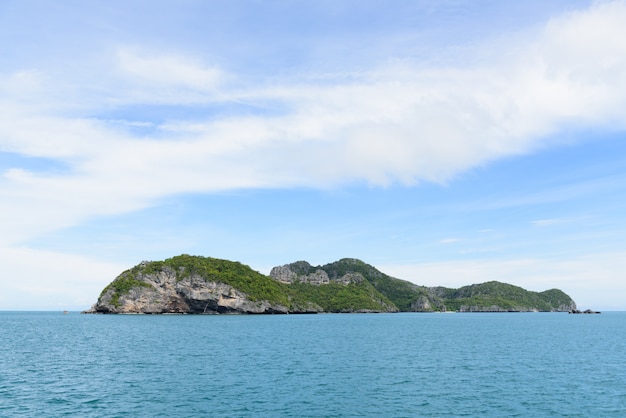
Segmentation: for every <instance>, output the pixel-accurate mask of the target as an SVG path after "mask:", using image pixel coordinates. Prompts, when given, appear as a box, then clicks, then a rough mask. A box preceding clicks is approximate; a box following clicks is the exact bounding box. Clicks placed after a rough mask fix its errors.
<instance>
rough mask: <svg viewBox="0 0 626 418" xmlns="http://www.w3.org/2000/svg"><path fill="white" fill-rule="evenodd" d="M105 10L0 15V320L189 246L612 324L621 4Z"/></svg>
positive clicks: (623, 46)
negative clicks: (512, 288)
mask: <svg viewBox="0 0 626 418" xmlns="http://www.w3.org/2000/svg"><path fill="white" fill-rule="evenodd" d="M128 3H129V2H121V1H90V2H84V1H58V2H41V1H29V0H21V1H10V0H4V1H2V2H0V39H1V41H2V42H0V214H2V216H1V219H0V263H1V264H2V266H3V272H2V274H1V275H0V309H85V308H87V307H89V306H90V305H91V304H92V303H93V302H95V300H96V299H97V296H98V294H99V292H100V290H101V289H102V288H103V287H104V286H106V284H108V283H109V282H110V281H111V280H112V279H113V278H114V277H115V276H116V275H117V274H119V273H120V272H121V271H122V270H124V269H126V268H129V267H131V266H133V265H135V264H137V263H139V262H140V261H142V260H158V259H163V258H167V257H171V256H174V255H177V254H181V253H188V254H198V255H205V256H212V257H219V258H227V259H231V260H237V261H241V262H243V263H245V264H248V265H250V266H251V267H253V268H254V269H256V270H259V271H261V272H263V273H268V272H269V270H270V269H271V267H273V266H275V265H280V264H285V263H289V262H292V261H296V260H302V259H305V260H308V261H309V262H311V263H312V264H324V263H328V262H332V261H335V260H337V259H340V258H343V257H356V258H360V259H362V260H364V261H366V262H368V263H370V264H373V265H374V266H376V267H378V268H379V269H381V270H382V271H384V272H386V273H388V274H391V275H393V276H395V277H399V278H402V279H406V280H411V281H413V282H415V283H418V284H423V285H428V286H437V285H442V286H450V287H459V286H462V285H466V284H472V283H479V282H484V281H488V280H500V281H504V282H508V283H513V284H516V285H519V286H523V287H525V288H528V289H531V290H538V291H541V290H546V289H549V288H555V287H557V288H560V289H562V290H564V291H565V292H567V293H568V294H570V295H571V296H572V297H573V298H574V299H575V300H576V301H577V302H578V304H579V306H580V307H582V308H587V307H591V308H594V309H617V310H626V302H625V300H626V299H625V298H624V296H626V281H625V280H624V273H623V272H624V271H626V239H625V238H624V237H625V236H626V219H625V215H624V213H626V210H625V209H626V207H625V206H626V198H625V197H624V196H626V193H625V192H626V143H625V142H624V132H625V130H626V110H624V109H626V41H625V39H626V2H624V1H541V2H539V1H528V2H499V1H463V0H454V1H452V0H450V1H445V0H444V1H426V0H424V1H412V2H404V1H396V2H389V1H385V2H382V1H381V2H376V1H371V2H366V3H367V4H364V2H361V1H332V2H331V1H316V2H304V1H303V2H300V1H289V2H286V1H241V2H228V1H211V2H205V1H192V0H188V1H177V2H173V1H149V2H148V1H134V2H131V4H128ZM514 3H515V4H514ZM517 3H520V4H517Z"/></svg>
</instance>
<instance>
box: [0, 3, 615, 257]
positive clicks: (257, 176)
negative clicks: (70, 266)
mask: <svg viewBox="0 0 626 418" xmlns="http://www.w3.org/2000/svg"><path fill="white" fill-rule="evenodd" d="M625 21H626V2H624V1H611V2H597V3H593V5H592V6H591V7H590V8H589V9H586V10H581V11H575V12H570V13H567V14H565V15H562V16H558V17H555V18H554V19H552V20H551V21H550V22H548V23H547V24H546V25H545V26H544V27H543V28H534V29H532V30H530V31H527V32H525V33H524V34H523V36H514V35H509V36H504V37H503V38H501V39H498V40H495V41H493V42H489V43H483V44H477V45H472V46H470V47H467V48H464V49H463V50H462V51H461V52H459V53H458V55H455V54H456V53H455V52H450V53H449V56H450V59H447V60H446V61H445V62H446V64H445V65H443V64H442V65H439V66H437V67H432V66H431V67H429V66H428V65H430V64H431V63H430V62H416V61H415V60H413V58H406V56H403V55H401V53H402V51H397V52H398V56H396V57H392V59H391V60H388V61H385V62H380V63H378V64H377V65H375V66H371V67H369V68H363V69H361V71H358V72H357V71H352V72H348V73H346V71H345V70H344V69H341V68H340V69H338V71H337V73H335V74H332V73H330V74H329V73H328V71H327V68H326V69H325V70H324V74H317V73H316V72H315V67H314V66H313V68H312V69H311V72H310V73H308V74H300V73H298V74H290V73H289V72H288V70H286V74H287V75H286V76H285V77H276V76H275V75H274V74H265V75H261V76H259V75H258V74H257V75H256V76H255V77H253V81H250V79H246V75H244V74H237V73H231V72H230V71H229V70H228V69H227V68H226V67H225V66H220V65H218V64H217V63H214V62H211V61H210V59H209V58H207V57H206V56H203V55H202V54H201V52H200V51H201V50H202V49H201V48H199V49H198V48H197V49H196V52H195V53H194V52H193V47H191V46H190V47H184V48H183V47H181V48H180V51H177V50H175V49H174V48H172V47H171V46H170V48H169V49H167V50H165V49H163V50H161V49H156V48H153V47H150V46H149V45H141V44H138V43H131V42H130V41H129V43H128V45H126V44H121V43H118V44H116V46H115V47H110V46H109V49H107V48H103V49H102V50H99V51H95V53H94V54H93V55H88V56H87V55H85V56H84V61H80V62H79V58H76V60H75V61H73V64H75V65H63V71H59V70H58V68H56V69H49V68H47V67H45V65H43V64H41V65H40V66H39V67H38V66H36V65H35V66H33V65H24V68H18V69H11V70H3V71H5V72H4V73H0V152H6V153H11V154H17V155H20V156H22V157H37V158H40V159H44V160H51V161H55V162H57V163H59V164H61V165H63V167H65V169H64V170H61V171H58V172H54V173H50V172H49V171H47V170H38V169H37V166H36V165H30V166H28V167H26V166H22V165H20V163H19V160H13V161H12V162H10V163H9V164H8V165H6V166H2V167H0V212H1V213H2V217H0V231H2V233H1V234H0V235H1V236H0V245H4V246H6V248H14V246H16V245H20V244H21V243H25V242H28V241H29V240H31V239H33V237H37V236H40V235H42V234H45V233H47V232H50V231H54V230H59V229H63V228H68V227H70V226H73V225H78V224H80V223H82V222H84V221H85V220H87V219H90V218H94V217H98V216H111V215H116V214H121V213H125V212H129V211H136V210H140V209H143V208H146V207H150V206H153V205H156V204H158V202H159V201H160V199H162V198H164V197H166V196H171V195H176V194H182V193H203V192H216V191H222V190H232V189H243V188H288V187H316V188H334V187H339V186H342V185H345V184H350V183H352V182H359V183H360V182H366V183H368V184H370V185H373V186H375V187H384V186H388V185H390V184H403V185H415V184H418V183H420V182H424V181H428V182H438V183H445V182H448V181H450V180H451V179H453V178H454V177H455V176H457V175H459V174H460V173H462V172H464V171H465V170H468V169H470V168H473V167H477V166H481V165H484V164H487V163H489V162H491V161H494V160H497V159H499V158H503V157H506V156H511V155H519V154H524V153H529V152H532V151H534V150H537V149H540V148H542V147H546V146H549V145H551V142H552V141H556V139H554V137H553V136H552V135H551V134H554V133H558V132H559V131H560V130H562V129H568V128H571V127H572V126H573V127H583V128H593V129H597V130H603V129H607V130H614V129H623V128H624V127H625V123H626V122H625V121H626V41H624V40H625V39H626V25H624V24H623V22H625ZM383 36H384V35H383ZM381 42H382V41H381ZM98 45H99V46H100V47H102V44H101V43H99V44H98ZM196 47H197V46H196ZM96 55H97V57H98V58H93V57H94V56H96ZM455 57H456V58H455ZM468 58H471V59H468ZM74 67H75V68H76V70H73V68H74ZM3 68H4V67H3ZM217 105H223V106H228V111H224V112H222V113H220V112H215V111H214V108H213V107H212V106H217ZM155 108H158V111H159V116H158V117H154V116H153V115H152V114H151V111H154V109H155ZM129 109H130V110H129ZM187 112H189V113H192V114H193V116H186V114H187ZM120 114H121V115H122V116H120ZM136 128H149V129H146V130H145V131H141V132H140V133H138V132H137V129H136ZM590 140H592V139H590ZM551 222H552V223H554V220H552V219H539V220H537V221H535V223H534V224H535V225H537V226H547V225H550V224H551ZM452 239H454V238H447V239H444V240H442V241H441V243H442V244H446V243H447V244H449V243H452V242H455V241H451V240H452ZM20 248H21V247H20ZM74 261H75V260H74ZM79 264H80V263H78V264H77V265H79Z"/></svg>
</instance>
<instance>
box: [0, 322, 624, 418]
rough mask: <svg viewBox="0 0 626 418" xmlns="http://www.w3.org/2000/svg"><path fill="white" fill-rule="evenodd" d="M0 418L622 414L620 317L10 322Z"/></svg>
mask: <svg viewBox="0 0 626 418" xmlns="http://www.w3.org/2000/svg"><path fill="white" fill-rule="evenodd" d="M0 416H1V417H15V416H27V417H57V416H72V417H74V416H75V417H192V416H195V417H202V416H206V417H419V416H437V417H454V416H470V417H475V416H497V417H505V416H511V417H515V416H519V417H544V416H545V417H626V313H624V312H605V313H602V314H601V315H568V314H563V313H466V314H434V313H433V314H417V313H402V314H324V315H273V316H235V315H232V316H226V315H224V316H191V315H162V316H152V315H129V316H122V315H118V316H116V315H80V314H78V313H76V312H72V313H70V314H67V315H64V314H63V313H61V312H0Z"/></svg>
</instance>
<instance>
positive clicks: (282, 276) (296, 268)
mask: <svg viewBox="0 0 626 418" xmlns="http://www.w3.org/2000/svg"><path fill="white" fill-rule="evenodd" d="M311 271H312V272H311ZM270 277H271V278H272V279H274V280H278V281H279V282H281V283H285V284H293V283H297V282H299V283H307V284H312V285H316V286H321V285H324V284H329V283H331V282H332V283H339V284H342V285H349V284H351V283H362V282H363V281H364V280H365V278H364V277H363V275H362V274H360V273H355V272H348V273H345V274H343V275H342V276H341V277H333V278H332V279H331V278H330V277H329V276H328V273H327V272H326V271H324V270H322V269H321V268H318V267H313V266H311V265H310V264H309V263H307V262H306V261H298V262H296V263H292V264H285V265H284V266H278V267H274V268H273V269H272V271H271V272H270Z"/></svg>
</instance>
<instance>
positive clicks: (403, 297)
mask: <svg viewBox="0 0 626 418" xmlns="http://www.w3.org/2000/svg"><path fill="white" fill-rule="evenodd" d="M319 268H320V269H322V270H324V271H325V272H326V273H327V274H328V276H329V277H330V278H338V277H341V276H343V275H345V274H347V273H360V274H361V275H362V276H363V277H364V278H365V280H367V281H368V282H369V283H370V284H371V285H372V286H373V287H374V288H375V289H376V290H378V291H379V292H380V293H381V294H382V295H384V296H385V297H386V298H388V299H389V300H390V301H391V302H392V303H393V304H394V305H395V306H396V307H397V308H398V309H399V310H400V311H410V310H411V306H412V305H413V304H414V303H415V302H416V301H417V300H418V299H419V298H420V297H421V296H427V295H428V289H427V288H426V287H423V286H418V285H416V284H413V283H411V282H407V281H406V280H400V279H396V278H393V277H391V276H388V275H386V274H384V273H382V272H380V271H378V270H377V269H376V268H374V267H373V266H370V265H369V264H366V263H364V262H363V261H361V260H357V259H354V258H344V259H341V260H339V261H336V262H334V263H330V264H326V265H324V266H321V267H319ZM314 269H315V268H314Z"/></svg>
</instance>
